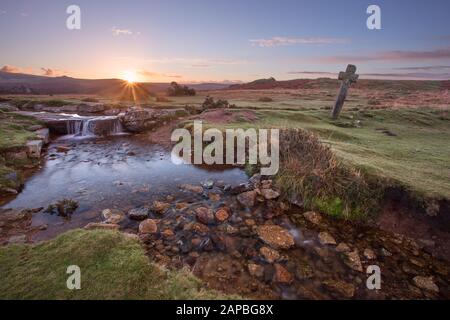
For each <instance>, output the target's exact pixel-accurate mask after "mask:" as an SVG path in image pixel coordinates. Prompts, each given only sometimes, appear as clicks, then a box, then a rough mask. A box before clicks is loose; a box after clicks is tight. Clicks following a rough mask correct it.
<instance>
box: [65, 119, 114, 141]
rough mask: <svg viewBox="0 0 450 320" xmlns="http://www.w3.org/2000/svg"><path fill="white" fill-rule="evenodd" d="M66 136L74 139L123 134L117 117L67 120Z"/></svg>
mask: <svg viewBox="0 0 450 320" xmlns="http://www.w3.org/2000/svg"><path fill="white" fill-rule="evenodd" d="M66 126H67V134H69V135H73V136H76V137H94V136H110V135H115V134H120V133H123V128H122V124H121V122H120V120H119V118H118V117H96V118H86V119H68V120H67V121H66Z"/></svg>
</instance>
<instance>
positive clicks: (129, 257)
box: [0, 230, 226, 299]
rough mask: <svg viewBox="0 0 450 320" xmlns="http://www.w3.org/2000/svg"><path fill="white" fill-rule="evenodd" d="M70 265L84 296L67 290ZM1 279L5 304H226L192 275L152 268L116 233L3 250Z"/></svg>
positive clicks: (68, 236) (77, 234) (80, 234)
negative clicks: (101, 301)
mask: <svg viewBox="0 0 450 320" xmlns="http://www.w3.org/2000/svg"><path fill="white" fill-rule="evenodd" d="M69 265H77V266H79V267H80V269H81V289H80V290H69V289H67V287H66V280H67V278H68V276H69V275H68V274H66V270H67V267H68V266H69ZM0 274H1V278H0V299H214V298H226V297H225V296H222V295H218V294H217V293H215V292H213V291H207V290H205V289H202V286H201V283H200V281H199V280H198V279H196V278H195V277H194V276H192V275H191V274H190V273H189V272H187V271H170V272H169V271H166V270H163V269H162V268H161V267H159V266H157V265H155V264H153V263H150V262H149V260H148V258H147V256H146V255H145V252H144V249H143V248H142V247H141V246H140V244H139V243H138V241H137V240H134V239H129V238H127V237H126V236H124V235H123V234H122V233H119V232H115V231H104V230H96V231H83V230H74V231H70V232H67V233H65V234H62V235H60V236H59V237H58V238H56V239H53V240H51V241H49V242H45V243H41V244H38V245H33V246H32V245H14V246H6V247H1V248H0ZM37 284H39V285H37Z"/></svg>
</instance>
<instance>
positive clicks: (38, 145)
mask: <svg viewBox="0 0 450 320" xmlns="http://www.w3.org/2000/svg"><path fill="white" fill-rule="evenodd" d="M26 147H27V155H28V157H29V158H40V157H41V150H42V140H31V141H27V144H26Z"/></svg>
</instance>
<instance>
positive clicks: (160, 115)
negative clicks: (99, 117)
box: [120, 108, 176, 132]
mask: <svg viewBox="0 0 450 320" xmlns="http://www.w3.org/2000/svg"><path fill="white" fill-rule="evenodd" d="M175 117H176V110H171V109H168V110H161V109H140V108H132V109H129V110H127V111H126V112H125V114H123V115H122V116H120V121H121V122H122V125H123V126H124V128H125V129H126V130H128V131H130V132H143V131H146V130H151V129H154V128H156V127H158V126H160V125H161V124H163V123H164V122H165V121H167V120H169V119H171V118H175Z"/></svg>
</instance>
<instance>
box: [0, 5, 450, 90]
mask: <svg viewBox="0 0 450 320" xmlns="http://www.w3.org/2000/svg"><path fill="white" fill-rule="evenodd" d="M69 5H78V6H79V7H80V9H81V29H80V30H69V29H68V28H67V27H66V20H67V18H68V17H69V14H67V13H66V9H67V7H68V6H69ZM369 5H378V6H379V7H380V9H381V30H369V29H368V28H367V25H366V20H367V18H368V17H369V14H367V12H366V10H367V8H368V6H369ZM349 63H352V64H355V65H356V66H357V67H358V73H359V74H360V75H361V78H393V79H450V1H448V0H428V1H426V0H372V1H366V0H341V1H335V0H276V1H275V0H226V1H218V0H190V1H186V0H142V1H140V0H128V1H115V0H70V1H66V0H60V1H55V0H27V1H25V0H0V70H3V71H8V72H22V73H33V74H40V75H47V76H61V75H67V76H72V77H78V78H92V79H94V78H124V77H125V76H130V74H131V75H132V77H134V78H135V80H137V81H152V82H166V81H177V82H181V83H183V82H186V83H187V82H224V81H229V82H237V81H251V80H254V79H259V78H268V77H275V78H276V79H277V80H287V79H294V78H315V77H335V76H336V73H338V72H339V71H342V70H345V67H346V65H347V64H349Z"/></svg>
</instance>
